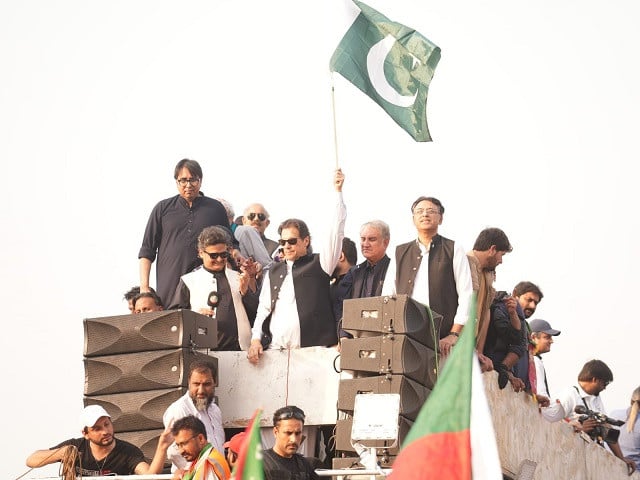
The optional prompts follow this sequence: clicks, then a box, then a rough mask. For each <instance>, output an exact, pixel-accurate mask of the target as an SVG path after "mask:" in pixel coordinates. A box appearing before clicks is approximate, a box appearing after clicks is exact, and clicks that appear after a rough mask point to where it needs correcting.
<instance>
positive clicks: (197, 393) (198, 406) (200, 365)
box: [162, 360, 224, 471]
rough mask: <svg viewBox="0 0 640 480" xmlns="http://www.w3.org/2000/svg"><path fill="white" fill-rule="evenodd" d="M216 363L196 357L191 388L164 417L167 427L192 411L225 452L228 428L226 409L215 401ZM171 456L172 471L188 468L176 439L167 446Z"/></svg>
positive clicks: (210, 439) (210, 438)
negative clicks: (226, 427)
mask: <svg viewBox="0 0 640 480" xmlns="http://www.w3.org/2000/svg"><path fill="white" fill-rule="evenodd" d="M215 370H216V367H215V365H214V364H213V363H211V362H208V361H202V360H196V361H194V362H193V363H192V364H191V365H190V366H189V391H188V392H187V393H185V394H184V395H183V396H182V397H180V398H179V399H178V400H176V401H175V402H173V403H172V404H171V405H169V407H168V408H167V409H166V410H165V412H164V415H163V417H162V421H163V423H164V426H165V427H166V428H171V427H172V426H173V423H174V422H175V421H176V420H178V419H180V418H183V417H186V416H188V415H193V416H195V417H197V418H198V419H200V420H201V421H202V423H204V426H205V428H206V430H207V440H208V441H209V443H211V445H213V448H215V449H216V450H217V451H219V452H224V428H223V427H222V412H221V411H220V407H218V405H216V404H215V403H214V401H213V399H214V395H215V385H216V381H215V379H216V371H215ZM167 458H168V459H169V460H171V462H172V463H173V466H172V471H175V470H176V469H185V468H187V466H188V462H187V461H186V460H185V459H184V457H183V456H182V455H181V454H180V451H179V449H178V448H177V447H176V444H175V443H174V444H173V445H171V447H169V449H168V450H167Z"/></svg>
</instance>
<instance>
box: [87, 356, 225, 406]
mask: <svg viewBox="0 0 640 480" xmlns="http://www.w3.org/2000/svg"><path fill="white" fill-rule="evenodd" d="M194 360H206V361H208V362H210V363H211V364H212V365H213V366H215V368H216V369H215V372H214V373H216V372H217V370H218V368H217V367H218V359H217V358H215V357H212V356H210V355H206V354H204V353H198V352H195V351H193V350H191V349H189V348H177V349H174V350H153V351H149V352H136V353H123V354H121V355H104V356H100V357H85V359H84V394H85V395H102V394H106V393H122V392H137V391H141V390H155V389H158V388H170V387H180V386H182V387H186V386H188V384H189V365H190V364H191V362H193V361H194ZM216 378H217V375H216Z"/></svg>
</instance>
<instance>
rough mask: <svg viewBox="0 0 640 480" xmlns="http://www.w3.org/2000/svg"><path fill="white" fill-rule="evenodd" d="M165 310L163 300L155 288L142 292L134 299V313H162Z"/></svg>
mask: <svg viewBox="0 0 640 480" xmlns="http://www.w3.org/2000/svg"><path fill="white" fill-rule="evenodd" d="M162 310H164V304H163V303H162V299H161V298H160V297H159V296H158V294H157V293H156V292H155V290H154V289H153V288H150V289H149V291H148V292H140V293H139V294H138V295H136V296H135V298H134V299H133V313H146V312H161V311H162Z"/></svg>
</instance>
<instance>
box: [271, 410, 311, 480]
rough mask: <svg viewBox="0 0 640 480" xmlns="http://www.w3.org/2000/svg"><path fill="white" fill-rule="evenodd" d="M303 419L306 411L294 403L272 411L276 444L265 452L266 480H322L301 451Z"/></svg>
mask: <svg viewBox="0 0 640 480" xmlns="http://www.w3.org/2000/svg"><path fill="white" fill-rule="evenodd" d="M304 420H305V415H304V411H302V409H300V408H298V407H296V406H295V405H288V406H286V407H282V408H279V409H278V410H276V411H275V413H274V414H273V435H274V437H275V443H274V445H273V448H269V449H267V450H265V451H264V452H263V460H262V462H263V468H264V478H265V480H319V478H320V477H319V476H318V474H317V473H316V472H315V470H314V469H313V467H312V466H311V464H310V463H309V461H308V460H307V459H306V458H305V457H303V456H302V455H300V454H299V453H298V449H299V448H300V444H301V443H302V439H303V438H302V428H303V427H304Z"/></svg>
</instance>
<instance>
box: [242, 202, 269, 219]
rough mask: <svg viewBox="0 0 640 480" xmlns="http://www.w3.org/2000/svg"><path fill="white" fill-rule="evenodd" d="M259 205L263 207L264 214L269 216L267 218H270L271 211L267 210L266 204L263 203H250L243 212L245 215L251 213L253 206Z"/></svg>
mask: <svg viewBox="0 0 640 480" xmlns="http://www.w3.org/2000/svg"><path fill="white" fill-rule="evenodd" d="M257 205H260V207H262V210H263V211H264V214H265V215H266V216H267V218H269V212H267V209H266V208H264V205H262V204H261V203H251V204H249V205H247V207H246V208H245V209H244V212H242V214H243V215H249V214H250V213H253V212H251V207H255V206H257Z"/></svg>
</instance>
